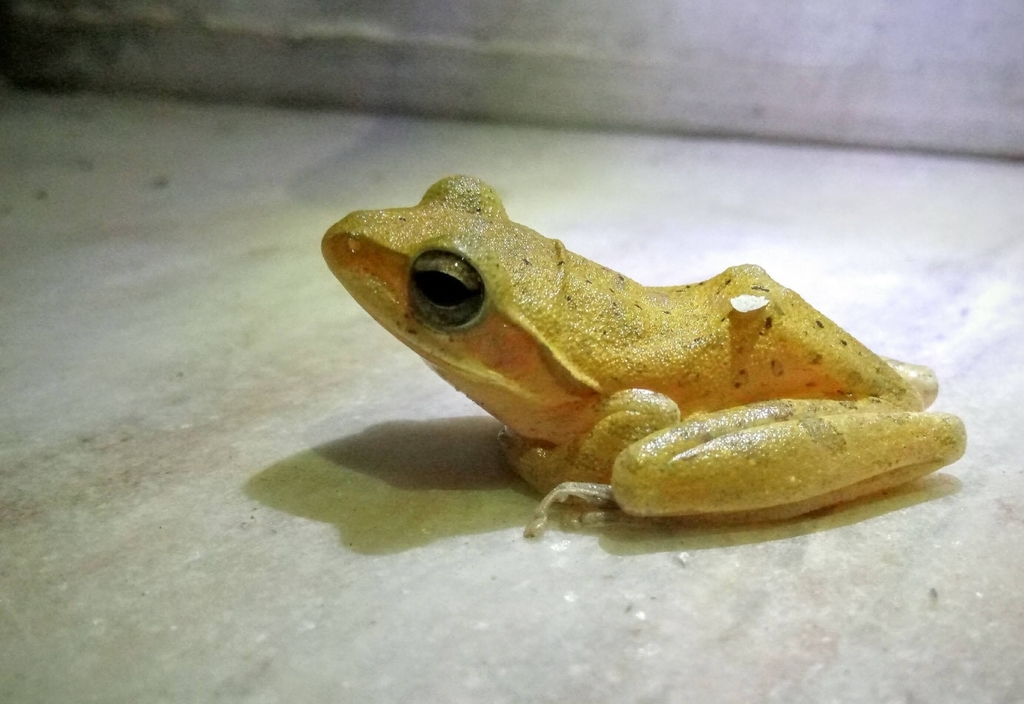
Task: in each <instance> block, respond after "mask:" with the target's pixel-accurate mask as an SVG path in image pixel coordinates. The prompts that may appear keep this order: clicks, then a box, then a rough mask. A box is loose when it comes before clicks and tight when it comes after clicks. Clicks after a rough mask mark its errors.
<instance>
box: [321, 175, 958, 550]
mask: <svg viewBox="0 0 1024 704" xmlns="http://www.w3.org/2000/svg"><path fill="white" fill-rule="evenodd" d="M322 252H323V256H324V258H325V260H326V262H327V265H328V267H329V268H330V271H331V272H332V273H333V274H334V275H335V276H336V277H337V279H338V280H339V281H340V282H341V284H342V285H343V286H344V287H345V289H347V291H348V293H349V294H350V295H351V296H352V298H354V299H355V301H356V302H357V303H358V304H359V305H360V306H362V308H363V309H365V311H366V312H367V313H369V315H370V316H371V317H372V318H373V319H374V320H376V321H377V323H379V324H380V325H382V326H383V327H384V328H385V329H386V330H387V331H388V332H390V333H391V334H392V335H394V336H395V337H396V338H398V340H400V341H401V342H402V343H404V344H405V345H406V346H408V347H409V348H411V349H412V350H413V351H414V352H416V353H417V354H418V355H419V356H420V357H422V359H423V360H424V361H425V362H426V363H427V365H428V366H429V367H430V368H432V369H433V370H434V371H435V372H436V373H437V374H439V375H440V376H441V377H442V378H443V379H444V380H445V381H447V382H448V383H450V384H451V385H452V386H454V387H455V388H456V389H457V390H459V391H461V392H462V393H464V394H465V395H466V396H467V397H469V398H470V399H471V400H472V401H474V402H475V403H476V404H478V405H479V406H480V407H482V408H483V409H484V410H486V411H487V412H488V413H490V414H491V415H493V416H494V417H496V418H497V419H498V420H499V421H500V422H501V423H502V424H503V426H504V427H503V429H502V430H501V431H500V433H499V435H498V438H497V441H498V442H499V443H500V444H501V446H502V448H503V449H504V452H505V455H506V456H507V458H508V460H509V462H510V464H511V466H512V467H513V468H514V469H515V470H516V472H518V474H519V475H520V476H521V477H522V478H523V479H524V480H525V481H526V482H527V483H528V484H529V485H531V486H532V487H533V488H534V489H536V490H537V491H538V492H539V493H540V494H541V495H543V499H542V500H541V501H540V502H539V504H538V507H537V511H536V513H535V515H534V516H533V518H532V519H531V520H530V522H529V524H528V525H527V526H526V529H525V531H524V532H525V535H526V536H527V537H536V536H538V535H540V534H541V533H542V532H543V531H544V529H545V527H546V525H547V523H548V521H549V517H550V515H552V513H553V512H554V511H555V509H556V506H558V505H559V504H563V503H580V502H582V505H583V506H584V507H589V509H590V511H591V512H592V513H594V514H600V515H607V514H610V513H611V514H614V513H619V514H621V515H625V516H628V517H632V518H635V519H637V520H641V521H645V520H652V521H654V520H662V519H664V520H670V519H695V520H711V521H717V520H721V521H729V522H735V521H740V522H765V521H780V520H786V519H790V518H794V517H797V516H802V515H804V514H808V513H811V512H815V511H818V510H819V509H825V508H828V507H832V506H835V505H838V504H842V503H845V502H850V501H853V500H855V499H859V498H861V497H864V496H868V495H873V494H878V493H881V492H884V491H886V490H889V489H892V488H894V487H897V486H899V485H902V484H906V483H908V482H911V481H913V480H916V479H918V478H920V477H923V476H925V475H927V474H929V473H931V472H934V471H935V470H937V469H939V468H941V467H944V466H946V465H948V464H951V463H952V462H955V461H956V460H957V459H959V458H960V457H961V456H962V455H963V453H964V451H965V449H966V441H967V440H966V430H965V428H964V424H963V422H962V421H961V420H960V419H959V418H958V417H956V416H955V415H952V414H949V413H938V412H932V411H928V410H927V409H928V408H929V407H930V406H931V404H932V402H933V401H934V400H935V398H936V395H937V393H938V382H937V379H936V375H935V374H934V372H932V370H931V369H929V368H928V367H926V366H922V365H916V364H910V363H905V362H900V361H897V360H894V359H890V358H887V357H882V356H879V355H878V354H875V353H874V352H872V351H871V350H869V349H868V348H867V347H866V346H864V345H863V344H861V343H860V342H859V341H857V340H856V339H854V337H853V336H852V335H850V334H849V333H848V332H846V331H845V330H843V329H842V328H841V327H839V325H837V324H836V323H834V322H833V321H832V320H831V319H829V318H828V317H826V316H825V315H823V314H822V313H820V312H819V311H818V310H816V309H815V308H813V307H812V306H811V305H810V304H809V303H807V302H806V301H805V300H804V299H803V298H801V297H800V296H799V295H798V294H797V293H795V292H794V291H792V290H790V289H788V288H786V287H785V286H783V285H781V284H779V283H778V282H776V281H775V280H774V279H772V278H770V277H769V276H768V274H767V273H766V272H765V271H764V269H762V268H761V267H759V266H756V265H750V264H746V265H739V266H733V267H730V268H728V269H726V270H725V271H723V272H722V273H720V274H718V275H716V276H713V277H711V278H709V279H707V280H704V281H699V282H696V283H690V284H682V285H676V286H644V285H642V284H640V283H637V282H636V281H633V280H632V279H630V278H628V277H626V276H624V275H622V274H620V273H617V272H615V271H613V270H611V269H609V268H607V267H605V266H603V265H601V264H598V263H595V262H592V261H590V260H588V259H586V258H584V257H582V256H579V255H577V254H574V253H572V252H570V251H569V250H567V249H566V248H565V246H564V245H563V243H562V242H561V241H559V240H557V239H549V238H547V237H544V236H543V235H541V234H539V233H537V232H535V231H534V230H531V229H530V228H528V227H526V226H524V225H521V224H518V223H516V222H513V221H512V220H511V219H510V218H509V216H508V215H507V214H506V211H505V207H504V205H503V203H502V201H501V199H500V198H499V196H498V194H497V192H496V191H495V190H494V189H493V188H491V187H490V186H488V185H487V184H485V183H484V182H483V181H481V180H479V179H477V178H473V177H470V176H450V177H446V178H443V179H441V180H439V181H438V182H436V183H435V184H433V185H432V186H430V188H429V189H428V190H427V191H426V193H425V194H424V196H423V198H422V199H421V200H420V202H419V203H418V204H417V205H414V206H411V207H401V208H388V209H381V210H358V211H355V212H353V213H351V214H349V215H347V216H346V217H344V218H343V219H341V220H340V221H338V222H337V223H336V224H334V225H333V226H332V227H330V228H329V229H328V230H327V232H326V234H325V235H324V237H323V240H322Z"/></svg>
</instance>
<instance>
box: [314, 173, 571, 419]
mask: <svg viewBox="0 0 1024 704" xmlns="http://www.w3.org/2000/svg"><path fill="white" fill-rule="evenodd" d="M323 253H324V258H325V259H326V260H327V264H328V266H330V268H331V271H332V272H333V273H334V275H335V276H337V277H338V279H339V280H340V281H341V283H342V284H344V286H345V288H346V289H348V291H349V293H351V294H352V296H353V298H355V299H356V301H357V302H358V303H359V304H360V305H361V306H362V307H363V308H364V309H366V311H367V312H368V313H370V315H372V316H373V317H374V319H375V320H377V322H379V323H380V324H381V325H383V326H384V327H385V328H387V330H388V331H390V332H391V333H392V334H393V335H395V336H396V337H398V338H399V339H400V340H401V341H402V342H404V343H405V344H406V345H408V346H409V347H411V348H412V349H414V350H415V351H416V352H417V353H419V354H420V356H422V357H423V358H424V359H426V361H427V362H428V363H430V364H431V365H432V366H434V367H435V369H436V370H437V371H438V372H439V373H440V374H441V375H442V376H444V377H445V378H446V379H447V380H448V381H450V382H451V383H453V384H454V385H455V386H457V387H458V388H459V389H460V390H462V391H463V392H465V393H466V394H467V395H469V396H470V397H471V398H473V399H474V400H476V401H477V402H478V403H480V404H481V405H483V406H484V407H485V408H487V409H488V410H491V411H492V412H493V413H495V415H498V416H499V418H502V419H503V420H505V421H506V422H509V421H508V419H507V418H505V417H503V416H502V414H501V412H500V410H496V409H495V405H496V404H495V403H494V402H493V398H489V397H494V396H495V395H498V396H502V395H506V396H508V395H511V396H513V397H515V398H518V399H520V400H522V399H526V398H529V399H531V400H532V401H534V402H536V403H539V404H540V405H548V406H550V405H553V404H555V403H561V402H564V401H565V397H566V394H570V395H572V396H574V397H576V396H578V395H579V394H580V393H581V392H586V391H588V390H587V389H586V386H587V384H586V383H581V381H580V380H579V379H577V378H575V377H576V375H574V374H572V373H570V372H568V371H567V369H566V368H565V365H564V364H562V363H561V362H559V361H558V360H557V359H556V357H557V356H558V355H557V352H555V351H553V347H555V346H554V345H551V344H548V343H547V342H546V341H545V340H544V339H543V336H542V335H541V334H540V333H539V332H538V331H537V326H536V324H535V323H536V322H537V320H536V318H537V316H538V314H541V315H550V308H551V301H552V300H554V299H555V298H558V291H559V286H560V284H561V277H562V275H563V265H564V264H565V260H566V258H567V257H571V256H572V255H570V254H569V253H568V252H566V251H565V249H564V247H563V246H562V244H561V243H560V242H557V241H556V240H549V239H547V238H545V237H542V236H541V235H539V234H537V233H536V232H534V231H532V230H530V229H528V228H526V227H523V226H521V225H518V224H516V223H514V222H512V221H511V220H509V219H508V216H507V215H506V214H505V208H504V207H503V206H502V203H501V200H500V199H499V198H498V195H497V194H496V193H495V192H494V190H493V189H492V188H491V187H490V186H488V185H486V184H485V183H483V182H481V181H479V180H478V179H475V178H470V177H467V176H453V177H449V178H445V179H442V180H441V181H438V182H437V183H435V184H434V185H433V186H431V187H430V189H429V190H427V192H426V194H425V195H424V196H423V199H422V200H421V201H420V203H419V204H418V205H416V206H414V207H411V208H392V209H388V210H360V211H356V212H354V213H351V214H350V215H348V216H347V217H345V218H344V219H342V220H341V221H339V222H338V223H337V224H335V225H334V226H333V227H331V228H330V230H328V231H327V234H326V235H325V236H324V240H323ZM538 311H542V312H541V313H538ZM498 405H501V404H498Z"/></svg>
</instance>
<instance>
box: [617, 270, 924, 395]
mask: <svg viewBox="0 0 1024 704" xmlns="http://www.w3.org/2000/svg"><path fill="white" fill-rule="evenodd" d="M647 292H648V295H649V297H651V298H652V299H653V300H656V301H666V302H667V305H666V306H664V311H668V312H667V313H666V312H664V311H662V315H663V317H664V320H663V321H661V324H660V325H659V326H658V327H657V332H655V334H653V335H652V336H650V338H649V340H648V341H647V342H646V343H645V344H644V345H641V346H639V347H638V348H636V350H635V352H634V354H635V355H636V356H637V357H638V358H639V359H640V360H643V361H644V363H645V364H644V365H641V366H642V367H643V366H646V364H650V363H652V362H654V361H655V360H656V359H657V358H659V357H660V359H661V360H662V361H661V362H660V363H656V364H655V366H656V367H657V368H658V369H657V371H656V372H655V373H653V374H647V375H646V376H648V378H646V379H637V380H636V381H637V382H639V383H640V385H643V386H644V388H652V387H660V388H653V390H657V391H661V392H662V393H665V394H667V395H669V396H670V397H672V398H673V399H674V400H675V401H676V402H677V403H679V405H680V407H681V408H682V409H683V410H684V413H685V412H687V411H699V410H712V409H717V408H726V407H730V406H734V405H738V404H744V403H752V402H755V401H763V400H770V399H777V398H827V399H838V400H846V399H849V400H853V399H858V398H866V397H877V398H882V399H884V400H886V401H888V402H890V403H892V404H893V405H895V406H897V407H899V408H907V409H919V408H921V407H922V405H923V404H922V402H921V399H920V398H919V396H918V395H917V393H916V392H915V391H914V390H913V389H911V388H910V387H909V386H908V385H907V383H906V382H905V381H904V379H903V378H902V377H901V376H900V375H899V374H898V373H897V372H896V371H895V370H894V369H893V368H892V367H891V366H890V365H889V364H888V363H887V362H886V361H885V360H884V359H882V358H881V357H879V356H878V355H876V354H875V353H873V352H872V351H871V350H869V349H868V348H866V347H865V346H864V345H862V344H861V343H860V342H858V341H857V340H855V339H854V338H853V337H852V336H851V335H849V334H848V333H847V332H846V331H844V330H843V329H842V328H840V327H839V326H838V325H836V324H835V323H833V322H832V321H831V320H829V319H828V318H826V317H825V316H824V315H822V314H821V313H820V312H818V311H817V310H815V309H814V308H813V307H811V306H810V305H809V304H808V303H807V302H806V301H804V300H803V299H802V298H801V297H800V296H799V295H797V294H796V293H794V292H793V291H791V290H790V289H788V288H786V287H784V286H782V285H781V284H779V283H778V282H776V281H774V280H773V279H771V278H770V277H769V276H768V275H767V274H766V273H765V271H764V270H763V269H761V268H760V267H758V266H752V265H743V266H736V267H731V268H729V269H727V270H726V271H724V272H723V273H721V274H719V275H718V276H716V277H714V278H712V279H709V280H707V281H704V282H701V283H699V284H692V285H688V286H675V287H671V286H670V287H658V288H649V289H647ZM671 367H674V368H671Z"/></svg>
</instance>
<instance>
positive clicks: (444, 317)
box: [409, 249, 484, 331]
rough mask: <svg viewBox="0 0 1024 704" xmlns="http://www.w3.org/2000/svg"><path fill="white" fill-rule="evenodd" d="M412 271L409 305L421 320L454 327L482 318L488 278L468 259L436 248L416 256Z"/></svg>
mask: <svg viewBox="0 0 1024 704" xmlns="http://www.w3.org/2000/svg"><path fill="white" fill-rule="evenodd" d="M410 273H411V276H410V277H409V305H410V308H411V309H412V312H413V314H414V315H415V316H416V317H417V318H418V319H419V320H420V321H421V322H423V323H425V324H427V325H428V326H430V327H432V328H434V329H435V330H444V331H453V330H458V329H460V328H466V327H468V326H471V325H473V324H474V323H476V322H477V321H479V320H480V314H481V312H482V311H483V309H484V281H483V279H482V278H480V273H479V272H478V271H477V270H476V269H475V268H474V267H473V265H472V264H471V263H469V261H468V260H466V259H465V258H463V257H461V256H459V255H458V254H455V253H454V252H446V251H444V250H440V249H433V250H429V251H427V252H423V253H422V254H420V255H419V256H418V257H416V259H415V261H413V263H412V271H411V272H410Z"/></svg>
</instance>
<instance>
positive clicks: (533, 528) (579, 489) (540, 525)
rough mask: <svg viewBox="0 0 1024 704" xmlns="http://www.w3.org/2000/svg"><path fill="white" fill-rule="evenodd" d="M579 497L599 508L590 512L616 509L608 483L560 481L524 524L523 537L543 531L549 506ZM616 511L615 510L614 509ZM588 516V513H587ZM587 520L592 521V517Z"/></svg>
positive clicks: (600, 513) (549, 511) (601, 514)
mask: <svg viewBox="0 0 1024 704" xmlns="http://www.w3.org/2000/svg"><path fill="white" fill-rule="evenodd" d="M574 499H579V500H581V501H585V502H587V503H589V504H592V505H594V506H597V507H598V508H599V509H600V510H598V511H595V512H591V513H596V514H598V516H603V515H604V514H605V513H606V512H608V510H609V509H617V505H616V503H615V497H613V496H612V487H611V485H609V484H596V483H594V482H562V483H561V484H559V485H558V486H556V487H555V488H554V489H552V490H551V491H550V492H548V495H547V496H545V497H544V499H543V500H542V501H541V502H540V504H539V505H538V506H537V510H536V511H534V512H533V518H532V519H530V522H529V523H528V524H527V525H526V529H525V530H524V531H523V537H525V538H536V537H539V536H540V534H541V533H543V532H544V527H545V526H546V525H547V522H548V517H549V516H550V514H551V507H552V506H554V505H555V504H561V503H565V502H567V501H572V500H574ZM616 512H617V511H616ZM587 515H588V516H590V514H589V513H588V514H587ZM588 520H590V521H593V520H594V517H591V518H589V519H588Z"/></svg>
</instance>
